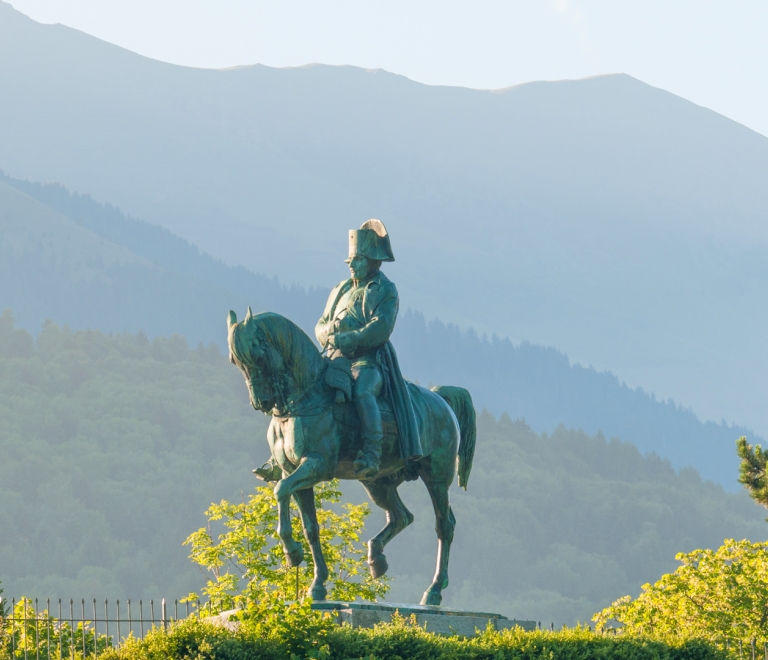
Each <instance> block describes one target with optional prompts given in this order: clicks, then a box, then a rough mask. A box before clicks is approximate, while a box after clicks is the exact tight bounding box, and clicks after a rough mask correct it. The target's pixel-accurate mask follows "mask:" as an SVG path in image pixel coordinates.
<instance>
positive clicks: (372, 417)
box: [352, 394, 384, 479]
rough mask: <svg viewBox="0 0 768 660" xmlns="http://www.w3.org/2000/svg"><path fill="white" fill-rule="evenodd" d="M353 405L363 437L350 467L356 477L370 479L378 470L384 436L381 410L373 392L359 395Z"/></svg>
mask: <svg viewBox="0 0 768 660" xmlns="http://www.w3.org/2000/svg"><path fill="white" fill-rule="evenodd" d="M355 407H356V408H357V415H358V417H359V418H360V431H361V433H360V435H361V436H362V439H363V448H362V450H360V451H359V452H357V458H356V459H355V462H354V463H352V467H353V469H354V470H355V476H356V477H357V478H358V479H370V478H372V477H374V476H376V474H378V472H379V461H380V459H381V442H382V440H383V438H384V428H383V426H382V423H381V411H380V410H379V403H378V401H376V397H375V396H373V394H361V395H359V396H358V397H357V398H356V399H355Z"/></svg>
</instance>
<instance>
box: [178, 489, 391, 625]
mask: <svg viewBox="0 0 768 660" xmlns="http://www.w3.org/2000/svg"><path fill="white" fill-rule="evenodd" d="M340 499H341V492H340V491H339V488H338V481H336V480H334V481H330V482H327V483H322V484H319V485H318V486H315V504H316V506H317V517H318V522H319V524H320V544H321V546H322V548H323V554H324V556H325V560H326V562H327V564H328V569H329V571H330V578H329V585H328V586H329V587H330V590H329V597H330V598H331V599H333V600H355V599H356V598H361V599H363V600H370V601H375V600H376V598H378V597H381V596H384V594H386V592H387V591H388V589H389V586H388V584H387V583H388V578H386V577H385V578H379V579H377V580H374V579H373V578H372V577H371V576H370V573H369V571H368V565H367V563H366V558H367V551H366V547H365V545H364V544H363V543H362V541H361V540H360V535H361V533H362V531H363V526H364V523H365V518H366V517H367V516H368V514H369V510H368V505H367V504H365V503H363V504H357V505H356V504H344V505H343V506H341V507H340V508H341V511H342V513H337V512H336V511H334V510H333V509H330V508H323V505H324V504H325V505H328V504H331V505H338V504H339V501H340ZM337 508H338V507H337ZM206 516H207V518H208V521H209V522H208V527H203V528H201V529H199V530H197V531H196V532H195V533H193V534H191V535H190V536H189V537H188V538H187V540H186V541H185V544H186V545H190V546H191V548H192V550H191V553H190V558H191V559H192V560H193V561H194V562H195V563H196V564H198V566H200V568H201V569H202V570H203V572H204V574H205V576H206V585H205V587H203V589H202V593H203V594H204V595H205V596H206V597H207V598H208V600H209V603H211V605H212V608H213V609H216V610H222V609H227V608H229V607H233V606H243V605H245V603H247V602H250V601H260V600H263V599H264V598H265V597H267V596H275V595H277V594H279V595H280V596H282V598H284V599H289V600H292V599H296V600H298V599H299V598H301V597H302V595H304V594H305V593H306V591H307V589H308V587H309V584H310V583H311V581H312V577H313V570H314V566H313V564H312V559H311V553H310V551H309V546H308V544H307V542H306V539H304V537H303V533H302V529H301V518H300V516H299V515H298V513H297V512H293V515H292V516H291V524H292V526H293V534H294V537H295V538H301V539H303V541H302V542H303V543H304V546H305V547H304V557H305V558H306V564H304V565H302V566H301V567H298V568H295V569H289V568H288V567H287V566H285V564H284V560H283V550H282V546H281V545H280V544H279V543H278V542H277V540H276V538H275V529H276V528H277V509H276V507H275V498H274V494H273V493H272V489H271V488H269V487H268V486H261V487H258V488H256V492H255V493H254V494H252V495H251V496H250V497H249V499H248V500H247V501H245V500H244V501H243V502H242V503H241V504H232V503H230V502H227V501H226V500H222V501H221V502H220V503H219V504H213V505H211V506H210V507H209V508H208V510H207V511H206ZM219 521H221V522H223V524H224V526H225V528H226V529H227V531H226V532H224V533H222V534H220V535H219V536H218V541H217V542H215V541H214V540H213V536H212V532H211V523H217V522H219ZM188 598H189V599H192V600H196V599H197V598H198V596H197V594H190V596H189V597H188Z"/></svg>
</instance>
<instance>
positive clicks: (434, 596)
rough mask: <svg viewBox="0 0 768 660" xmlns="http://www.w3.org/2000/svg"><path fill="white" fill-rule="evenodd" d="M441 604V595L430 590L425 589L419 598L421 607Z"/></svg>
mask: <svg viewBox="0 0 768 660" xmlns="http://www.w3.org/2000/svg"><path fill="white" fill-rule="evenodd" d="M442 602H443V594H441V593H440V592H439V591H432V590H431V589H427V590H426V591H425V592H424V595H423V596H422V597H421V604H422V605H439V604H440V603H442Z"/></svg>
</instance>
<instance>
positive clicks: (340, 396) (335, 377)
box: [324, 351, 397, 435]
mask: <svg viewBox="0 0 768 660" xmlns="http://www.w3.org/2000/svg"><path fill="white" fill-rule="evenodd" d="M325 360H326V363H327V367H326V370H325V376H324V378H325V383H326V385H328V386H329V387H331V388H332V389H333V390H335V392H336V396H335V400H334V403H335V404H336V405H334V416H335V417H336V420H337V421H338V422H340V423H341V424H344V425H345V426H355V427H357V426H358V419H357V412H356V411H355V409H354V406H351V405H344V404H345V403H351V402H352V388H353V387H354V383H355V381H354V379H353V378H352V362H351V361H350V360H349V359H348V358H345V357H344V356H343V355H341V353H339V352H338V351H334V353H333V354H331V355H329V356H326V358H325ZM377 401H378V403H379V410H381V421H382V422H383V425H384V434H385V435H387V434H390V435H396V434H397V424H396V423H395V414H394V411H393V410H392V404H391V402H390V401H389V397H387V396H385V395H383V394H382V395H380V396H379V397H378V399H377Z"/></svg>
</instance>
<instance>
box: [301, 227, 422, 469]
mask: <svg viewBox="0 0 768 660" xmlns="http://www.w3.org/2000/svg"><path fill="white" fill-rule="evenodd" d="M394 260H395V257H394V255H393V254H392V247H391V246H390V243H389V235H388V234H387V230H386V228H385V227H384V224H383V223H382V222H381V221H379V220H368V221H367V222H365V223H363V225H362V227H361V228H360V229H358V230H355V229H352V230H350V232H349V257H348V258H347V259H346V260H345V261H346V263H348V264H349V270H350V273H351V275H352V277H351V278H350V279H348V280H345V281H344V282H341V283H340V284H339V285H338V286H336V288H334V289H333V291H331V295H330V297H329V298H328V303H327V304H326V307H325V312H324V313H323V317H322V318H321V319H320V320H319V321H318V322H317V326H316V327H315V336H316V337H317V340H318V342H320V345H321V346H322V347H323V348H324V349H328V350H333V349H335V350H337V351H338V352H339V353H341V355H343V356H344V357H345V358H348V359H349V360H350V361H351V364H352V377H353V378H354V388H353V400H354V403H355V407H356V409H357V413H358V416H359V418H360V425H361V436H362V441H363V448H362V450H360V451H359V452H358V454H357V458H356V460H355V461H354V463H353V467H354V470H355V475H356V476H357V477H358V478H361V479H370V478H373V477H375V476H376V474H377V473H378V471H379V461H380V459H381V449H382V447H381V445H382V439H383V437H384V433H383V428H382V422H381V411H380V410H379V404H378V401H377V397H378V396H379V394H381V391H382V387H383V386H384V385H385V379H386V381H387V382H386V384H387V385H388V388H387V391H388V392H390V393H391V394H392V399H393V407H394V409H395V418H396V421H397V422H398V431H399V433H400V436H401V448H402V450H403V451H404V452H405V453H404V454H403V455H404V457H405V458H415V457H417V456H420V455H421V446H420V442H419V437H418V429H417V427H416V423H415V416H414V412H413V407H412V404H411V401H410V395H409V394H408V391H407V387H406V385H405V383H404V381H403V380H402V376H401V374H400V368H399V366H398V364H397V357H396V356H395V353H394V349H393V348H392V345H391V344H390V343H389V337H390V335H391V334H392V331H393V330H394V328H395V320H396V319H397V310H398V306H399V298H398V295H397V289H396V288H395V285H394V284H392V282H390V281H389V279H387V277H386V276H385V275H384V273H382V272H381V271H380V270H379V268H380V266H381V263H382V262H383V261H394ZM382 367H383V368H384V369H383V371H382ZM404 437H405V441H404V440H403V438H404Z"/></svg>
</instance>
